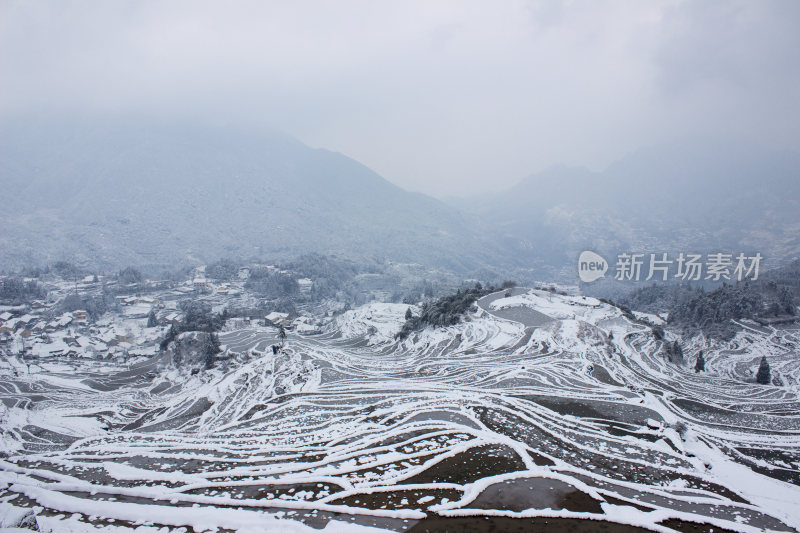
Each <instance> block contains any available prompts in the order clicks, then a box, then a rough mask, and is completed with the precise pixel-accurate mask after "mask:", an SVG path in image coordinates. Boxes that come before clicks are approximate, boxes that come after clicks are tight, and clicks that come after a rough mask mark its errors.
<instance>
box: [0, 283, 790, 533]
mask: <svg viewBox="0 0 800 533" xmlns="http://www.w3.org/2000/svg"><path fill="white" fill-rule="evenodd" d="M406 309H407V306H405V305H397V304H370V305H367V306H364V307H361V308H359V309H356V310H354V311H348V312H347V313H345V314H344V315H342V316H341V317H340V318H339V319H338V322H337V323H336V324H335V325H334V326H332V327H330V328H329V331H328V332H327V333H325V334H324V335H321V336H316V337H302V336H295V335H290V337H289V339H288V342H287V346H286V349H285V351H284V353H280V354H278V355H277V356H273V355H272V353H271V351H270V350H268V348H269V345H271V344H273V343H275V342H276V341H275V338H274V333H273V332H272V331H270V330H266V329H264V330H246V331H235V332H228V333H224V334H222V335H221V341H222V343H223V344H224V345H227V346H228V347H229V348H230V349H231V350H233V351H236V352H238V353H240V354H245V355H243V356H242V357H241V358H240V359H241V360H240V362H239V363H237V364H236V365H233V366H231V367H229V368H228V370H227V371H223V370H222V369H215V370H213V371H210V372H205V373H200V374H197V375H188V374H186V373H181V372H179V371H178V370H177V369H174V368H171V367H170V366H169V365H168V364H167V362H166V361H165V360H163V359H154V360H151V361H148V362H147V363H144V364H140V365H134V366H133V367H132V368H130V369H122V368H117V367H108V368H98V367H96V365H97V364H98V363H96V362H85V363H75V364H74V365H72V366H66V365H58V364H53V365H52V366H51V367H47V365H45V367H44V369H43V370H42V371H39V372H35V373H32V374H30V375H27V374H25V373H24V372H19V373H18V374H19V375H17V376H14V375H12V374H10V373H9V372H8V371H6V370H4V372H6V373H5V375H3V379H2V383H0V398H2V402H3V404H4V406H5V407H4V410H3V411H2V418H0V427H2V430H3V432H2V446H3V450H4V453H3V457H2V459H1V460H0V502H1V503H0V527H3V526H16V525H19V524H23V525H26V524H27V525H29V526H30V525H31V524H37V525H38V528H39V529H40V530H42V531H48V530H52V531H96V530H97V528H98V527H99V528H101V529H102V530H103V531H125V530H128V529H131V528H137V527H138V528H139V529H137V531H142V532H145V531H157V530H159V528H164V527H166V528H168V529H169V530H183V531H190V530H192V529H194V530H195V531H206V530H210V531H218V530H221V531H229V530H239V531H306V530H309V531H310V530H315V529H324V530H325V531H337V530H341V531H359V530H368V529H370V528H381V529H390V530H396V531H406V530H411V531H425V530H436V531H439V530H441V531H444V530H446V529H448V528H449V530H451V531H453V530H463V529H464V528H472V530H475V531H481V530H486V531H488V530H490V528H496V530H501V531H502V530H513V529H514V528H517V529H518V530H520V531H529V530H535V529H536V528H537V527H540V528H541V527H545V526H547V527H549V528H554V529H553V530H554V531H558V530H563V531H566V530H570V528H572V529H571V530H575V531H595V530H597V528H598V527H599V526H601V525H602V526H604V527H605V528H606V529H605V530H606V531H627V530H634V529H635V528H637V527H643V528H647V529H651V530H656V531H674V530H679V531H707V530H709V528H710V527H713V528H714V530H715V531H721V530H733V531H762V530H776V531H792V530H795V529H797V528H798V527H800V414H799V413H800V398H798V392H799V391H800V357H799V356H798V346H800V332H798V330H797V329H790V328H786V329H781V330H775V329H771V328H761V327H758V328H757V327H754V326H747V325H745V326H746V327H745V330H744V331H743V332H742V333H740V334H739V335H737V337H736V338H735V339H734V340H733V341H732V342H731V343H726V344H725V345H716V344H714V343H711V342H707V341H705V340H704V339H700V338H696V339H692V340H686V341H685V343H684V345H685V347H684V352H685V353H686V354H687V363H686V365H685V367H678V366H675V365H672V364H669V363H667V362H666V359H665V358H664V356H663V352H660V351H659V350H660V347H661V343H660V342H658V341H656V340H655V338H654V337H653V335H652V334H651V332H650V330H649V328H646V327H644V326H642V325H639V324H635V323H631V322H629V321H628V320H627V319H625V318H624V317H623V316H622V314H621V313H620V312H619V311H618V310H617V309H616V308H614V307H611V306H608V305H605V304H602V303H600V302H599V301H597V300H594V299H592V298H581V297H569V296H559V295H556V294H551V293H548V292H544V291H534V290H531V291H520V290H518V291H515V293H514V295H512V296H511V297H508V298H505V297H503V295H502V294H497V295H493V296H491V297H488V298H487V299H485V300H484V301H482V302H481V305H480V308H479V310H478V311H477V312H476V313H473V314H472V315H470V317H469V318H468V320H467V321H465V322H463V323H461V324H459V325H457V326H452V327H450V328H447V329H439V330H425V331H423V332H420V333H417V334H415V335H412V336H411V337H409V338H408V339H406V340H405V341H403V342H398V341H395V340H394V339H393V333H394V332H395V331H397V330H398V329H399V327H400V325H401V324H402V321H403V314H404V313H405V311H406ZM504 310H505V311H509V310H511V311H512V314H509V313H508V312H505V313H504V312H501V311H504ZM514 310H516V311H514ZM526 310H531V311H532V312H528V311H526ZM515 316H516V317H523V318H518V320H520V321H521V322H520V321H516V320H514V317H515ZM528 319H530V320H532V321H533V322H526V321H527V320H528ZM525 324H528V326H526V325H525ZM698 349H703V350H704V353H705V357H706V361H707V364H706V368H707V369H708V371H707V372H704V373H701V374H696V373H695V372H694V371H693V370H692V367H693V362H694V354H696V352H697V350H698ZM248 353H249V354H250V355H246V354H248ZM762 355H767V356H768V357H769V359H770V363H771V365H772V368H773V373H774V374H779V375H780V376H781V379H782V380H783V382H784V386H781V387H776V386H761V385H756V384H755V383H754V382H753V375H752V374H753V372H754V370H755V368H756V367H757V364H758V360H759V359H760V358H761V356H762ZM598 521H602V522H603V523H602V524H601V522H598ZM700 524H704V525H703V526H702V527H701V526H700ZM694 526H696V529H692V527H694ZM559 528H561V529H559Z"/></svg>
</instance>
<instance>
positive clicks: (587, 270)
mask: <svg viewBox="0 0 800 533" xmlns="http://www.w3.org/2000/svg"><path fill="white" fill-rule="evenodd" d="M606 271H608V262H607V261H606V260H605V259H603V257H602V256H601V255H598V254H596V253H594V252H590V251H589V250H585V251H583V252H581V255H580V256H579V257H578V277H579V278H581V281H582V282H584V283H591V282H592V281H595V280H598V279H600V278H602V277H603V276H605V275H606Z"/></svg>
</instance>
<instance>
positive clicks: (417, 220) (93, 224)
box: [0, 117, 497, 270]
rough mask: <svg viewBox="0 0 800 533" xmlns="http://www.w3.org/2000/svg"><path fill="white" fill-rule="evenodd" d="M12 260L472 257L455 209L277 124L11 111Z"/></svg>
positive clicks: (1, 203) (483, 244)
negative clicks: (49, 116)
mask: <svg viewBox="0 0 800 533" xmlns="http://www.w3.org/2000/svg"><path fill="white" fill-rule="evenodd" d="M0 168H2V169H3V170H2V172H3V177H2V182H0V183H1V185H0V187H2V194H0V223H2V227H3V231H2V234H1V235H0V247H2V250H3V253H2V265H3V266H4V267H9V266H16V265H21V264H23V263H41V262H45V261H53V260H58V259H70V260H77V261H78V262H81V263H83V264H86V265H93V266H98V267H101V268H106V267H108V268H118V267H120V266H123V265H128V264H131V265H174V264H184V263H193V262H208V261H211V260H214V259H217V258H220V257H233V258H275V257H285V256H292V255H295V254H298V253H305V252H322V253H341V254H344V255H347V256H349V257H353V258H358V257H378V258H386V259H391V260H398V261H413V262H420V263H423V264H428V265H436V266H445V267H448V268H452V269H455V270H462V269H465V268H474V267H477V266H481V265H483V264H486V263H490V262H493V261H496V260H497V252H496V246H494V244H493V243H492V242H491V240H490V239H488V238H485V237H483V236H482V235H481V233H480V232H479V231H478V229H477V228H476V227H475V225H474V224H472V223H471V221H470V220H468V219H467V218H465V217H464V216H463V215H462V214H461V213H460V212H459V211H457V210H456V209H454V208H452V207H449V206H447V205H445V204H444V203H442V202H440V201H438V200H435V199H433V198H431V197H428V196H425V195H423V194H418V193H411V192H407V191H405V190H402V189H400V188H399V187H397V186H395V185H393V184H391V183H389V182H388V181H386V180H385V179H383V178H381V177H380V176H379V175H377V174H376V173H375V172H373V171H371V170H370V169H369V168H367V167H365V166H364V165H361V164H360V163H358V162H356V161H354V160H352V159H350V158H348V157H346V156H344V155H342V154H339V153H334V152H330V151H327V150H323V149H313V148H310V147H308V146H306V145H304V144H302V143H300V142H299V141H297V140H295V139H293V138H290V137H288V136H286V135H283V134H280V133H276V132H265V131H263V130H259V131H254V130H248V129H245V128H232V127H216V126H210V125H208V124H198V123H181V122H179V123H169V122H159V121H151V120H143V119H128V120H98V119H97V118H96V117H92V118H91V120H88V119H87V120H84V121H76V120H61V121H54V120H48V121H40V122H23V121H5V122H4V123H3V124H2V136H1V137H0Z"/></svg>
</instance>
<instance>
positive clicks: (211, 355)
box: [203, 333, 220, 369]
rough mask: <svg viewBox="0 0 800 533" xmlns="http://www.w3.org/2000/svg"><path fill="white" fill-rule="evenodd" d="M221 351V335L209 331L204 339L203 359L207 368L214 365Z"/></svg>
mask: <svg viewBox="0 0 800 533" xmlns="http://www.w3.org/2000/svg"><path fill="white" fill-rule="evenodd" d="M219 352H220V349H219V337H217V334H216V333H207V334H206V335H205V338H204V339H203V360H204V362H205V365H206V368H207V369H208V368H213V367H214V362H215V361H216V358H217V357H216V356H217V354H218V353H219Z"/></svg>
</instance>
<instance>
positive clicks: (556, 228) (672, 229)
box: [469, 142, 800, 274]
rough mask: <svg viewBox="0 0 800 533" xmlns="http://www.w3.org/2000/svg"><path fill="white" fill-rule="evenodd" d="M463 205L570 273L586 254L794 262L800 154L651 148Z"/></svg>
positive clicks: (747, 148)
mask: <svg viewBox="0 0 800 533" xmlns="http://www.w3.org/2000/svg"><path fill="white" fill-rule="evenodd" d="M469 205H471V207H472V208H473V209H474V210H475V212H476V213H478V214H479V215H480V216H481V217H483V219H484V220H485V221H486V222H487V223H488V224H490V225H491V226H493V227H495V228H496V231H497V233H498V235H499V236H500V237H499V239H500V240H501V241H502V242H503V243H504V244H506V245H508V246H509V247H510V248H512V249H513V250H514V254H516V255H519V256H538V257H542V258H544V259H546V260H547V261H548V262H549V263H550V264H552V265H554V266H556V267H563V268H565V269H568V270H569V271H570V274H572V273H573V271H572V268H573V265H574V262H575V259H576V258H577V255H578V253H579V252H580V251H581V250H584V249H592V250H595V251H598V252H600V253H605V254H608V255H607V257H608V256H612V257H614V256H615V254H616V253H619V252H625V251H627V252H644V253H663V252H666V253H679V252H703V253H708V252H712V253H713V252H724V251H730V252H734V253H736V252H750V253H751V252H755V251H758V252H761V253H762V255H763V256H764V257H765V261H766V262H768V261H775V262H776V263H780V262H783V261H785V260H788V259H790V258H792V257H796V256H798V255H800V156H798V154H796V153H789V152H777V151H768V150H763V149H760V148H757V147H754V146H751V145H746V144H741V143H739V144H737V143H709V142H702V143H701V142H698V143H691V144H690V143H682V144H672V145H662V146H657V147H651V148H647V149H642V150H639V151H637V152H635V153H633V154H631V155H629V156H627V157H625V158H623V159H621V160H620V161H618V162H616V163H614V164H612V165H611V166H609V167H608V168H607V169H606V170H604V171H602V172H592V171H589V170H587V169H585V168H580V167H577V168H576V167H554V168H551V169H549V170H546V171H543V172H541V173H538V174H534V175H532V176H530V177H528V178H526V179H524V180H523V181H522V182H520V183H519V184H517V185H516V186H514V187H512V188H511V189H509V190H507V191H504V192H502V193H499V194H496V195H494V196H493V197H491V198H488V199H487V198H483V199H480V200H473V201H472V202H471V203H470V204H469ZM776 263H773V264H776Z"/></svg>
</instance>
